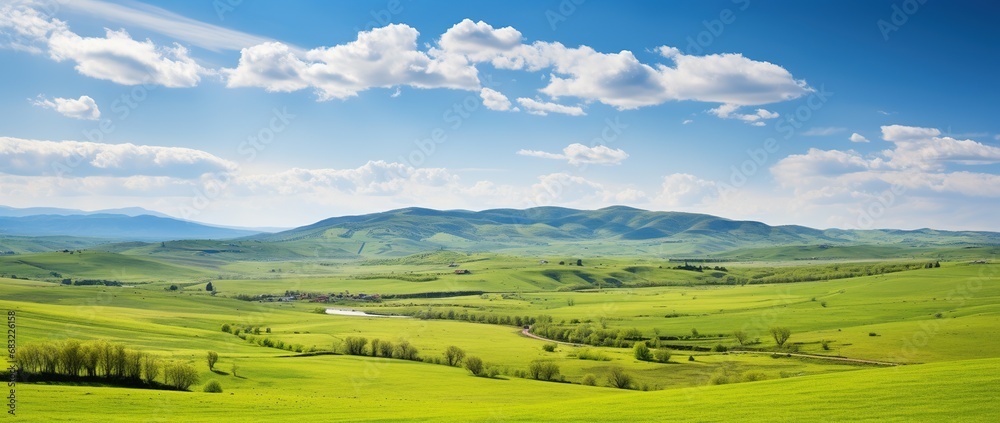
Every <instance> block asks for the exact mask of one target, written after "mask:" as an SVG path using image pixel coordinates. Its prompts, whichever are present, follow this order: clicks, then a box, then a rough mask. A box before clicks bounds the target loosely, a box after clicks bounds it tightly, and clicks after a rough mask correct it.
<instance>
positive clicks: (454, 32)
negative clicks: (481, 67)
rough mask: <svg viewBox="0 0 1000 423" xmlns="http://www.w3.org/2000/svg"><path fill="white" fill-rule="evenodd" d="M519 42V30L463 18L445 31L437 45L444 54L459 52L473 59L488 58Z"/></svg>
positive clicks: (482, 59)
mask: <svg viewBox="0 0 1000 423" xmlns="http://www.w3.org/2000/svg"><path fill="white" fill-rule="evenodd" d="M520 44H521V32H520V31H518V30H516V29H514V28H512V27H509V26H508V27H504V28H500V29H494V28H493V27H492V26H490V25H489V24H487V23H486V22H483V21H479V22H472V20H471V19H463V20H462V22H459V23H457V24H455V25H454V26H452V27H451V28H449V29H448V30H447V31H445V33H444V34H442V35H441V39H440V40H439V41H438V45H439V46H440V47H441V50H443V52H444V53H446V54H459V55H464V56H466V57H468V58H469V59H471V60H473V61H485V60H489V59H491V58H492V57H494V56H496V55H497V54H499V53H501V52H504V51H508V50H510V49H512V48H514V47H517V46H518V45H520Z"/></svg>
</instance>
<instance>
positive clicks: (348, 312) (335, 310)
mask: <svg viewBox="0 0 1000 423" xmlns="http://www.w3.org/2000/svg"><path fill="white" fill-rule="evenodd" d="M326 314H335V315H338V316H355V317H397V318H407V317H410V316H386V315H383V314H369V313H365V312H363V311H357V310H343V309H339V308H328V309H326Z"/></svg>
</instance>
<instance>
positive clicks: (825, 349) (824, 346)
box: [819, 339, 830, 351]
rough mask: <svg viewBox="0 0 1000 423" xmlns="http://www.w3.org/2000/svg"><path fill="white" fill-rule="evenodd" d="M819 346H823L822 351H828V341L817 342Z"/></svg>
mask: <svg viewBox="0 0 1000 423" xmlns="http://www.w3.org/2000/svg"><path fill="white" fill-rule="evenodd" d="M819 344H820V345H822V346H823V351H830V341H827V340H825V339H824V340H822V341H819Z"/></svg>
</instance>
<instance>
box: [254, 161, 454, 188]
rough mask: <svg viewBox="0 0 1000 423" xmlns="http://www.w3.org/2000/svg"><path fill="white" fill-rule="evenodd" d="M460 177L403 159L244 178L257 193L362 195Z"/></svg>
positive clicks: (438, 183)
mask: <svg viewBox="0 0 1000 423" xmlns="http://www.w3.org/2000/svg"><path fill="white" fill-rule="evenodd" d="M457 181H458V177H457V176H455V175H453V174H451V173H450V172H448V171H447V170H446V169H443V168H414V167H412V166H408V165H405V164H402V163H395V162H385V161H382V160H376V161H369V162H368V163H365V164H364V165H362V166H360V167H357V168H354V169H290V170H287V171H283V172H279V173H273V174H264V175H247V176H245V177H242V178H241V180H240V182H241V184H242V185H243V186H245V187H246V188H247V189H249V190H250V191H252V192H255V193H257V194H261V193H277V194H284V195H288V194H296V193H305V192H315V191H323V190H334V191H339V192H343V193H352V194H362V195H395V194H399V193H401V192H404V191H406V192H408V193H409V194H413V193H414V190H415V189H416V187H443V186H446V185H449V184H453V183H455V182H457Z"/></svg>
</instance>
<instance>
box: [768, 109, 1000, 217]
mask: <svg viewBox="0 0 1000 423" xmlns="http://www.w3.org/2000/svg"><path fill="white" fill-rule="evenodd" d="M939 135H940V131H939V130H937V129H934V128H920V127H911V126H901V125H889V126H883V127H882V138H883V139H884V140H885V141H889V142H890V143H892V144H893V148H892V149H889V150H885V151H882V152H879V153H877V154H874V155H870V156H866V155H862V154H861V153H858V152H855V151H851V150H848V151H840V150H819V149H815V148H814V149H810V150H809V151H808V152H807V153H806V154H796V155H790V156H788V157H786V158H784V159H782V160H780V161H779V162H778V163H776V164H775V165H774V166H773V167H772V168H771V173H772V174H773V175H774V177H775V179H776V180H777V181H778V182H779V183H780V184H781V185H782V186H784V187H790V188H793V189H794V190H795V193H796V195H797V196H805V197H810V198H814V199H815V200H816V201H819V200H820V199H824V198H826V199H830V198H833V196H840V197H844V198H855V199H857V198H871V197H872V196H876V195H878V194H880V193H881V192H883V191H885V190H887V189H889V188H890V187H892V186H894V185H895V186H900V187H904V188H905V189H906V190H909V191H910V194H909V195H913V196H918V197H919V196H941V195H960V196H974V197H1000V186H998V185H996V184H997V183H1000V175H996V174H993V173H977V172H972V171H969V170H966V169H954V168H955V167H957V166H975V165H986V164H996V163H1000V148H998V147H993V146H989V145H985V144H982V143H979V142H976V141H973V140H957V139H954V138H950V137H940V136H939Z"/></svg>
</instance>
